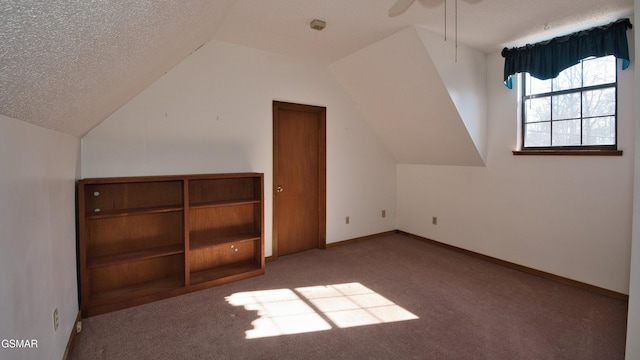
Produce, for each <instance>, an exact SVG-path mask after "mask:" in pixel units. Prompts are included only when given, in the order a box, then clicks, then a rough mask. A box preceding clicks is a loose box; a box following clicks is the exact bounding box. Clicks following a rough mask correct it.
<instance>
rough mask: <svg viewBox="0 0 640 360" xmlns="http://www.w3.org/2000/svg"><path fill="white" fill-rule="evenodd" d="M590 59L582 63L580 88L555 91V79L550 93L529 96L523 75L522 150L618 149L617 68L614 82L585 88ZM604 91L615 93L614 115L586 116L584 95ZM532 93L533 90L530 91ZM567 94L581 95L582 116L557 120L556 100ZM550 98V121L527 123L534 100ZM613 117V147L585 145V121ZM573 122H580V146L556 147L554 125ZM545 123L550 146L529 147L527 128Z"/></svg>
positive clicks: (525, 78)
mask: <svg viewBox="0 0 640 360" xmlns="http://www.w3.org/2000/svg"><path fill="white" fill-rule="evenodd" d="M588 60H589V59H586V60H582V61H580V86H579V87H573V88H569V89H563V90H555V89H554V88H555V87H557V85H556V81H555V79H552V80H548V81H550V91H547V92H541V93H536V94H529V95H526V94H527V75H528V74H523V76H522V77H521V79H522V84H523V85H522V94H523V95H522V99H523V101H522V127H521V128H522V131H521V140H522V149H525V150H527V149H540V150H546V149H562V150H574V149H575V150H584V149H617V103H618V99H617V98H618V90H617V82H618V74H617V72H618V71H617V66H616V69H615V80H614V82H609V83H603V84H597V85H590V86H586V87H585V86H584V84H585V76H584V64H585V61H588ZM603 89H613V91H614V101H615V104H614V108H613V113H612V114H598V115H592V116H584V93H585V92H589V91H597V90H603ZM529 90H530V92H531V89H529ZM567 94H579V95H580V96H579V102H580V107H579V108H580V116H579V117H567V118H561V119H556V118H555V116H554V115H555V114H554V106H553V105H554V100H556V98H557V97H558V96H561V95H567ZM545 97H548V98H549V119H548V120H541V121H531V122H529V121H527V114H528V113H527V109H526V107H527V106H531V100H534V99H539V98H545ZM608 116H610V117H613V118H614V124H613V126H614V140H613V142H614V143H613V144H611V145H584V141H585V139H584V127H585V126H584V124H585V120H589V119H595V118H602V117H608ZM572 120H580V145H554V139H553V137H554V125H558V124H559V123H561V122H564V121H572ZM544 123H548V124H549V144H550V145H549V146H527V142H526V141H527V139H526V133H527V126H528V125H530V124H544Z"/></svg>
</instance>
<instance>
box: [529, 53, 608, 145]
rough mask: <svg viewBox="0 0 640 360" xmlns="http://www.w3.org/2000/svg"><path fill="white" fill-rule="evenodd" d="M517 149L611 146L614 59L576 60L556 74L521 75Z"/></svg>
mask: <svg viewBox="0 0 640 360" xmlns="http://www.w3.org/2000/svg"><path fill="white" fill-rule="evenodd" d="M522 79H523V81H522V95H523V96H522V148H523V149H545V148H546V149H559V148H561V149H616V146H617V144H616V141H617V140H616V137H617V136H616V122H617V121H616V108H617V106H616V98H617V68H616V58H615V57H614V56H606V57H600V58H588V59H585V60H582V61H581V62H580V63H579V64H576V65H574V66H572V67H570V68H568V69H566V70H564V71H562V72H561V73H560V74H559V75H558V77H556V78H555V79H549V80H538V79H536V78H534V77H532V76H530V75H529V74H528V73H527V74H524V76H522Z"/></svg>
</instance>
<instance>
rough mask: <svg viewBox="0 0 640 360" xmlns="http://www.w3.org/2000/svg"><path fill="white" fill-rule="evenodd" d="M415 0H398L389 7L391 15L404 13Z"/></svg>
mask: <svg viewBox="0 0 640 360" xmlns="http://www.w3.org/2000/svg"><path fill="white" fill-rule="evenodd" d="M414 1H415V0H398V1H396V3H395V4H393V6H392V7H391V9H389V17H394V16H398V15H400V14H402V13H403V12H405V11H407V9H408V8H409V6H411V4H413V2H414Z"/></svg>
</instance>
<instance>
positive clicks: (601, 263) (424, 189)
mask: <svg viewBox="0 0 640 360" xmlns="http://www.w3.org/2000/svg"><path fill="white" fill-rule="evenodd" d="M503 66H504V59H503V58H502V57H501V56H500V54H498V53H495V54H490V55H488V58H487V79H488V80H487V94H488V119H489V125H488V140H489V141H488V147H487V163H486V167H457V166H424V165H398V171H397V174H398V228H399V229H400V230H403V231H407V232H409V233H413V234H416V235H420V236H423V237H426V238H430V239H433V240H437V241H440V242H443V243H447V244H451V245H454V246H458V247H461V248H464V249H468V250H472V251H475V252H478V253H481V254H486V255H489V256H492V257H496V258H499V259H502V260H506V261H510V262H514V263H517V264H521V265H524V266H528V267H531V268H534V269H538V270H541V271H546V272H550V273H553V274H556V275H559V276H563V277H567V278H570V279H574V280H577V281H581V282H585V283H588V284H592V285H595V286H599V287H602V288H605V289H609V290H613V291H617V292H621V293H628V290H629V265H630V262H629V251H630V245H631V242H630V239H631V211H632V194H633V160H634V135H633V130H634V118H635V117H634V99H635V98H633V96H632V94H633V92H634V85H633V79H634V69H633V65H632V66H631V67H630V68H629V69H627V70H625V71H621V72H620V73H619V92H618V114H619V115H618V124H619V131H618V144H619V149H622V150H623V151H624V156H622V157H566V156H514V155H512V152H511V151H512V150H514V149H516V139H517V136H518V133H517V120H518V117H517V92H516V91H515V90H509V89H507V88H506V87H505V86H504V85H503V84H502V71H503ZM452 146H455V145H454V144H452ZM432 216H437V217H438V225H432V224H431V218H432Z"/></svg>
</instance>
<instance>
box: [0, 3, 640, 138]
mask: <svg viewBox="0 0 640 360" xmlns="http://www.w3.org/2000/svg"><path fill="white" fill-rule="evenodd" d="M394 2H395V0H348V1H345V0H322V1H319V0H185V1H172V0H135V1H126V0H82V1H80V0H76V1H69V0H22V1H18V0H2V1H0V61H1V62H0V113H2V114H4V115H7V116H10V117H13V118H16V119H20V120H24V121H27V122H30V123H33V124H36V125H40V126H43V127H46V128H50V129H54V130H59V131H62V132H66V133H69V134H73V135H76V136H82V135H83V134H85V133H86V132H88V131H89V130H90V129H92V128H93V127H94V126H96V125H97V124H98V123H100V122H101V121H102V120H104V119H105V118H106V117H108V116H109V115H110V114H111V113H113V112H114V111H115V110H117V109H118V108H119V107H121V106H122V105H124V104H125V103H126V102H127V101H129V100H130V99H131V98H133V97H134V96H135V95H136V94H137V93H139V92H140V91H141V90H143V89H144V88H145V87H146V86H148V85H149V84H151V83H152V82H153V81H155V80H157V79H158V78H159V77H161V76H162V75H163V74H164V73H165V72H167V71H169V70H170V69H171V68H172V67H173V66H175V65H176V64H178V63H179V62H180V61H182V60H183V59H184V58H185V57H187V56H188V55H189V54H190V53H192V52H193V51H194V50H195V49H197V48H198V47H199V46H200V45H202V44H203V43H205V42H207V41H208V40H210V39H212V38H215V39H218V40H222V41H227V42H232V43H236V44H240V45H244V46H249V47H254V48H258V49H263V50H268V51H273V52H278V53H282V54H286V55H290V56H294V57H298V58H302V59H307V60H312V61H318V62H322V63H327V64H328V63H332V62H334V61H337V60H339V59H341V58H343V57H345V56H347V55H349V54H351V53H353V52H355V51H357V50H360V49H362V48H364V47H366V46H368V45H370V44H373V43H375V42H377V41H379V40H381V39H383V38H386V37H387V36H389V35H391V34H393V33H396V32H398V31H400V30H402V29H404V28H406V27H407V26H409V25H414V24H416V25H420V26H422V27H425V28H427V29H429V30H431V31H434V32H437V33H441V34H443V33H444V30H445V16H444V14H445V11H444V10H445V6H444V4H445V2H444V1H440V2H438V1H437V0H433V1H431V0H430V1H429V2H428V3H430V4H433V5H432V6H421V5H420V3H421V2H416V3H415V4H413V5H412V6H411V8H409V10H408V11H407V12H406V13H404V14H402V15H400V16H397V17H393V18H389V17H387V11H388V9H389V8H390V7H391V6H392V5H393V4H394ZM473 2H474V4H471V3H468V2H466V1H458V17H457V18H458V21H457V24H458V27H457V29H458V31H457V35H458V36H457V37H458V41H459V42H461V43H464V44H467V45H469V46H471V47H474V48H476V49H479V50H481V51H483V52H490V51H496V50H499V49H500V48H502V47H504V46H518V45H523V44H525V43H527V42H534V41H539V40H543V39H545V38H548V37H553V36H557V35H561V34H563V33H567V32H572V31H575V30H577V29H580V28H586V27H590V26H594V25H600V24H604V23H607V22H609V21H612V20H615V19H617V18H619V17H621V16H628V15H630V14H631V12H632V10H633V1H632V0H608V1H606V2H605V1H602V0H563V1H557V0H536V1H530V0H483V1H480V2H477V3H476V1H473ZM446 4H447V22H446V31H447V36H448V37H449V38H454V37H455V33H456V31H455V23H456V21H455V17H454V14H455V11H454V4H455V1H451V0H449V1H446ZM314 18H319V19H323V20H325V21H327V28H326V29H325V30H323V31H321V32H318V31H315V30H311V29H309V22H310V21H311V20H312V19H314ZM443 35H444V34H443Z"/></svg>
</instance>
